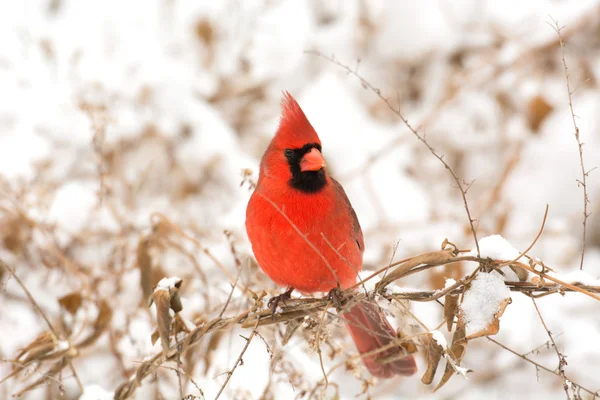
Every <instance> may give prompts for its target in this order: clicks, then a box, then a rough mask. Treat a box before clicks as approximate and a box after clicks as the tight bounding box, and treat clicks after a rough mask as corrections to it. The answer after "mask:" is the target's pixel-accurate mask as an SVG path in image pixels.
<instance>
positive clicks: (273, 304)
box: [267, 287, 294, 319]
mask: <svg viewBox="0 0 600 400" xmlns="http://www.w3.org/2000/svg"><path fill="white" fill-rule="evenodd" d="M293 291H294V288H293V287H289V288H287V290H286V291H285V292H283V293H281V294H280V295H279V296H273V297H271V298H270V299H269V302H268V303H267V307H268V308H270V309H271V319H275V311H277V307H278V306H279V303H283V304H285V301H286V300H289V299H291V298H292V292H293Z"/></svg>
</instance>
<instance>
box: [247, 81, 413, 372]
mask: <svg viewBox="0 0 600 400" xmlns="http://www.w3.org/2000/svg"><path fill="white" fill-rule="evenodd" d="M281 106H282V115H281V120H280V124H279V128H278V130H277V133H276V134H275V137H274V138H273V139H272V140H271V143H270V144H269V147H268V148H267V150H266V151H265V154H264V155H263V158H262V161H261V163H260V173H259V177H258V183H257V186H256V189H255V191H254V193H253V194H252V197H251V198H250V201H249V202H248V207H247V209H246V230H247V232H248V237H249V238H250V242H251V244H252V250H253V252H254V255H255V256H256V260H257V261H258V264H259V265H260V267H261V268H262V270H263V271H264V272H265V273H266V274H267V275H268V276H269V277H270V278H271V279H272V280H273V281H274V282H275V283H276V284H278V285H281V286H286V287H288V288H289V289H288V291H286V292H285V293H284V295H282V296H280V298H282V299H285V298H289V294H290V293H291V291H292V290H293V289H297V290H299V291H300V292H304V293H312V292H327V291H330V290H332V289H336V288H341V289H345V288H348V287H350V286H352V285H354V284H355V283H356V281H357V274H358V271H360V270H361V269H362V255H363V251H364V247H365V246H364V242H363V235H362V230H361V228H360V224H359V223H358V218H357V216H356V213H355V212H354V209H353V208H352V205H351V204H350V201H349V200H348V197H347V196H346V193H345V192H344V189H343V188H342V186H341V185H340V184H339V183H338V182H337V181H336V180H334V179H333V178H331V177H330V176H329V175H328V174H327V171H326V169H325V166H326V165H325V161H324V159H323V156H322V154H321V141H320V140H319V136H318V135H317V133H316V132H315V130H314V128H313V127H312V125H311V124H310V122H309V121H308V119H307V118H306V116H305V115H304V112H303V111H302V109H301V108H300V106H299V105H298V103H297V102H296V100H295V99H294V98H293V97H292V96H291V95H290V94H289V93H287V92H285V93H284V96H283V100H282V104H281ZM349 161H350V160H349ZM276 304H277V301H276V302H275V307H276ZM341 317H342V319H343V320H344V321H345V322H346V326H347V327H348V330H349V331H350V335H351V336H352V338H353V339H354V342H355V343H356V347H357V349H358V351H359V353H361V354H364V353H367V352H373V353H376V354H370V355H366V356H363V357H362V359H363V362H364V364H365V366H366V367H367V369H368V370H369V372H371V374H372V375H374V376H377V377H381V378H389V377H392V376H393V375H412V374H414V373H415V372H416V370H417V367H416V364H415V360H414V358H413V357H412V356H411V355H407V352H406V350H404V349H403V348H402V347H401V346H400V345H399V344H391V345H390V343H391V342H392V341H393V340H395V339H396V338H397V336H396V332H395V331H394V329H393V328H392V326H391V325H390V323H389V322H388V320H387V319H386V317H385V315H384V314H383V312H382V311H381V309H380V308H379V306H378V305H377V304H376V303H375V302H374V301H372V300H367V301H366V302H361V303H358V304H356V305H353V306H350V308H349V309H347V310H344V311H342V313H341ZM384 346H386V349H385V350H382V351H380V352H376V351H375V350H377V349H379V348H381V347H384Z"/></svg>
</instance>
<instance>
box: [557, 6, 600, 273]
mask: <svg viewBox="0 0 600 400" xmlns="http://www.w3.org/2000/svg"><path fill="white" fill-rule="evenodd" d="M550 19H551V20H552V23H553V24H554V25H552V24H549V25H550V26H551V27H552V28H553V29H554V30H555V31H556V34H557V35H558V43H559V45H560V51H561V53H562V63H563V69H564V71H565V81H566V83H567V95H568V97H569V110H570V111H571V120H572V121H573V129H574V132H573V135H574V136H575V140H576V141H577V149H578V150H579V165H580V166H581V180H579V179H578V180H577V184H578V185H581V186H582V187H583V234H582V239H581V240H582V242H581V261H580V262H579V269H580V270H583V259H584V257H585V236H586V231H587V219H588V217H589V216H590V214H588V204H589V202H590V199H589V197H588V193H587V176H588V174H589V173H590V172H591V170H590V171H587V172H586V170H585V166H584V164H583V143H582V142H581V138H580V137H579V127H578V126H577V121H576V120H575V111H573V99H572V96H571V95H572V94H573V92H574V90H571V84H570V82H569V69H568V67H567V60H566V57H565V43H564V42H563V39H562V34H561V31H562V29H563V28H562V27H560V26H559V25H558V21H557V20H555V19H554V18H552V17H550Z"/></svg>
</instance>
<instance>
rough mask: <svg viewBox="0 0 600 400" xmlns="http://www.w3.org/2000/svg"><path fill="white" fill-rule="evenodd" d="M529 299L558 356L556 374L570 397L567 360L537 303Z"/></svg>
mask: <svg viewBox="0 0 600 400" xmlns="http://www.w3.org/2000/svg"><path fill="white" fill-rule="evenodd" d="M531 301H532V302H533V306H534V307H535V311H536V312H537V315H538V317H540V322H541V323H542V325H543V326H544V329H545V330H546V334H548V337H549V338H550V341H551V342H552V347H553V348H554V351H555V352H556V357H558V368H557V371H558V374H559V375H560V376H561V377H562V380H563V389H564V390H565V393H566V394H567V398H569V397H570V395H569V385H568V384H567V377H566V375H565V365H567V360H566V358H565V356H564V354H562V353H561V352H560V351H558V347H557V346H556V342H555V341H554V336H552V332H550V329H548V326H547V325H546V321H544V318H543V317H542V313H541V312H540V309H539V308H538V305H537V303H536V301H535V299H534V298H532V299H531Z"/></svg>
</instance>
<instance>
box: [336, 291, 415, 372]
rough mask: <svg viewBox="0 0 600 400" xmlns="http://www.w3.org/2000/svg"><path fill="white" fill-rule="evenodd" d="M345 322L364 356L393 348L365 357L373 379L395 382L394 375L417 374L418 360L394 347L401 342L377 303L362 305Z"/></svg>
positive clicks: (344, 315)
mask: <svg viewBox="0 0 600 400" xmlns="http://www.w3.org/2000/svg"><path fill="white" fill-rule="evenodd" d="M342 318H343V319H344V321H345V322H346V326H347V327H348V330H349V331H350V335H351V336H352V339H354V343H356V348H357V349H358V352H359V353H360V354H364V353H369V352H373V351H375V350H377V349H380V348H382V347H386V346H389V347H387V348H386V349H385V350H382V351H381V352H376V353H375V354H372V355H368V356H363V357H362V360H363V363H364V364H365V366H366V367H367V369H368V370H369V372H370V373H371V374H372V375H373V376H376V377H378V378H391V377H392V376H394V375H406V376H410V375H413V374H414V373H415V372H417V364H416V363H415V359H414V357H413V356H412V355H409V354H407V351H406V350H405V349H404V348H403V347H402V346H400V345H399V344H396V345H390V343H392V341H394V340H395V339H397V336H396V331H394V328H392V326H391V325H390V323H389V322H388V320H387V318H386V317H385V314H383V311H382V310H381V309H380V308H379V306H378V305H377V303H375V302H374V301H370V300H367V301H365V302H361V303H358V304H357V305H355V306H352V308H350V309H349V310H348V311H345V312H344V313H343V314H342Z"/></svg>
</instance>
